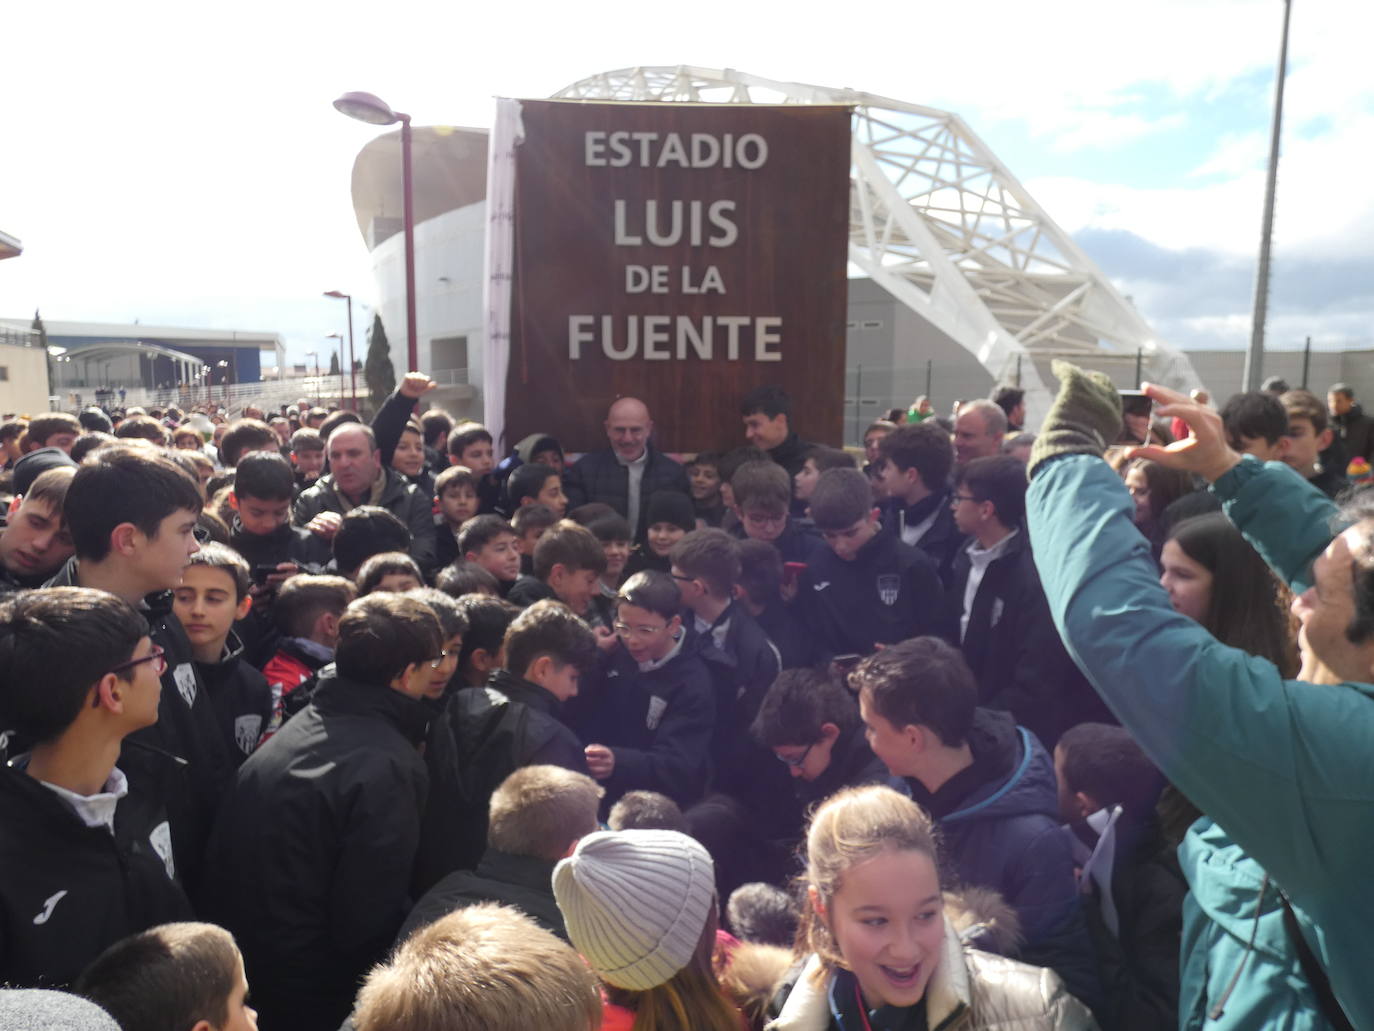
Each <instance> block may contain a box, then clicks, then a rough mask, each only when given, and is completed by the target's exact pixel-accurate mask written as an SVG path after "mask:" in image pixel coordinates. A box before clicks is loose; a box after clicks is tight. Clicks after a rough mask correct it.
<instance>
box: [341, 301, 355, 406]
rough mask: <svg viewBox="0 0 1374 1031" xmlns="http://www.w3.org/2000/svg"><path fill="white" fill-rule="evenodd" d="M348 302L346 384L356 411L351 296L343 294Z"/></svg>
mask: <svg viewBox="0 0 1374 1031" xmlns="http://www.w3.org/2000/svg"><path fill="white" fill-rule="evenodd" d="M344 298H345V299H346V300H347V301H348V382H349V392H350V393H351V394H352V395H353V410H354V411H355V412H356V411H357V410H358V363H357V362H356V361H354V360H353V295H352V294H344Z"/></svg>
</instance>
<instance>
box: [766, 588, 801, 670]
mask: <svg viewBox="0 0 1374 1031" xmlns="http://www.w3.org/2000/svg"><path fill="white" fill-rule="evenodd" d="M754 620H755V622H757V623H758V625H759V626H761V627H762V628H763V632H764V633H766V634H767V635H768V639H769V640H770V641H772V642H773V647H775V648H777V650H778V655H779V657H781V659H782V668H783V669H801V668H802V667H804V666H810V665H811V653H812V650H813V648H814V642H813V641H812V640H811V635H810V632H809V631H808V630H807V628H806V624H805V623H803V622H802V619H801V615H800V613H799V609H798V606H797V605H795V604H788V603H787V602H785V601H783V600H782V599H781V598H779V599H778V600H777V601H773V602H770V603H769V604H768V605H765V606H764V609H763V611H762V612H760V613H759V614H758V615H757V616H755V617H754Z"/></svg>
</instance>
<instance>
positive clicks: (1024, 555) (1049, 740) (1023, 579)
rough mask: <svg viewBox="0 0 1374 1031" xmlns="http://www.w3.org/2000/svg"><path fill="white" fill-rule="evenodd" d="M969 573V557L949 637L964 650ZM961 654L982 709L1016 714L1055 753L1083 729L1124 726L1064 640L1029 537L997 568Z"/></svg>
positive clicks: (1015, 541) (1011, 545)
mask: <svg viewBox="0 0 1374 1031" xmlns="http://www.w3.org/2000/svg"><path fill="white" fill-rule="evenodd" d="M969 569H970V560H969V555H968V551H967V550H964V551H961V552H960V553H959V558H958V560H957V562H956V563H955V566H954V582H953V583H952V585H951V586H950V589H949V594H948V595H947V597H946V607H945V628H944V633H945V635H946V636H947V637H948V638H949V639H950V640H951V641H953V642H956V643H957V642H958V641H959V622H960V615H961V613H962V612H963V605H964V588H965V586H966V585H967V584H968V577H969ZM961 647H962V650H963V653H964V658H965V659H966V660H967V661H968V664H969V669H971V670H972V671H973V675H974V677H975V678H976V679H977V680H978V704H979V705H982V706H984V707H986V708H989V709H1005V710H1006V711H1008V712H1010V713H1011V715H1012V718H1013V719H1014V720H1015V721H1016V722H1017V723H1019V724H1020V725H1021V726H1023V727H1025V728H1026V729H1027V730H1029V731H1030V732H1031V733H1033V734H1034V735H1035V736H1036V737H1037V738H1039V739H1040V742H1041V744H1043V745H1044V746H1045V747H1046V748H1047V749H1051V750H1052V749H1053V748H1054V746H1055V743H1056V742H1057V741H1058V740H1059V735H1060V734H1062V733H1063V732H1064V731H1066V730H1068V729H1069V727H1072V726H1074V725H1076V724H1078V723H1084V722H1096V723H1115V722H1116V718H1115V717H1114V716H1112V714H1111V713H1110V712H1109V711H1108V709H1107V707H1106V706H1105V705H1104V704H1103V703H1102V700H1101V699H1100V698H1098V696H1097V692H1095V691H1094V690H1093V689H1092V685H1091V684H1089V683H1088V681H1087V679H1086V678H1085V677H1084V676H1083V674H1082V673H1081V672H1080V671H1079V669H1078V667H1077V666H1075V665H1074V663H1073V660H1072V659H1070V658H1069V653H1068V652H1067V651H1066V650H1065V648H1064V644H1063V642H1062V641H1061V640H1060V637H1059V631H1058V630H1056V629H1055V627H1054V622H1053V620H1051V618H1050V609H1049V604H1048V603H1047V602H1046V601H1045V592H1044V590H1043V589H1042V588H1041V586H1040V574H1039V572H1038V571H1037V570H1036V568H1035V558H1034V556H1033V555H1032V554H1031V549H1030V542H1029V540H1028V538H1027V537H1026V531H1025V530H1021V531H1020V532H1019V533H1017V534H1016V536H1014V537H1013V538H1011V540H1010V541H1009V542H1008V544H1007V550H1006V551H1005V552H1004V553H1003V554H1002V555H1001V556H999V557H998V558H996V559H994V560H993V561H992V562H991V563H989V565H988V568H987V571H986V572H985V573H984V574H983V580H982V582H981V583H980V584H979V585H978V593H977V594H976V595H974V598H973V607H972V611H971V613H970V616H969V622H968V631H967V632H966V633H965V634H964V640H963V643H962V645H961Z"/></svg>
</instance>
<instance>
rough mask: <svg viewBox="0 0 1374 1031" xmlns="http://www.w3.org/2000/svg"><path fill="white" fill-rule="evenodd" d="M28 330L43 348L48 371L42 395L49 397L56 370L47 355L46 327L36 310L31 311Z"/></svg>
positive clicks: (51, 358) (50, 357) (49, 356)
mask: <svg viewBox="0 0 1374 1031" xmlns="http://www.w3.org/2000/svg"><path fill="white" fill-rule="evenodd" d="M30 328H31V329H32V330H33V331H34V332H35V333H37V334H38V346H39V347H41V348H43V364H44V365H45V366H46V367H47V371H48V387H47V389H46V390H44V391H43V393H44V394H47V395H51V394H52V391H53V385H54V384H55V383H56V382H57V369H56V368H55V367H54V366H55V363H54V362H53V357H52V355H51V354H49V353H48V327H46V326H45V325H43V316H41V315H39V314H38V309H37V308H35V309H34V310H33V325H32V326H31V327H30Z"/></svg>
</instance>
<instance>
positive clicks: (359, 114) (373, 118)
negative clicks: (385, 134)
mask: <svg viewBox="0 0 1374 1031" xmlns="http://www.w3.org/2000/svg"><path fill="white" fill-rule="evenodd" d="M334 107H335V108H336V109H338V110H339V111H341V112H342V113H343V114H346V115H348V117H349V118H356V119H357V120H358V121H360V122H367V123H369V124H371V125H394V124H395V123H396V122H400V123H401V206H402V213H401V214H402V219H401V221H402V227H403V229H404V231H405V250H406V360H407V361H408V362H409V363H410V364H409V365H408V366H407V367H406V371H407V372H411V371H417V370H418V369H419V367H420V362H419V358H418V354H419V348H418V345H417V339H416V336H415V190H414V187H413V183H412V179H411V170H410V149H411V147H410V115H407V114H403V113H402V112H400V111H393V110H392V109H391V105H390V104H388V103H387V102H386V101H384V100H382V99H381V98H380V97H375V96H373V95H372V94H371V93H345V94H344V95H343V96H341V97H340V98H339V99H338V100H336V101H334Z"/></svg>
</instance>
